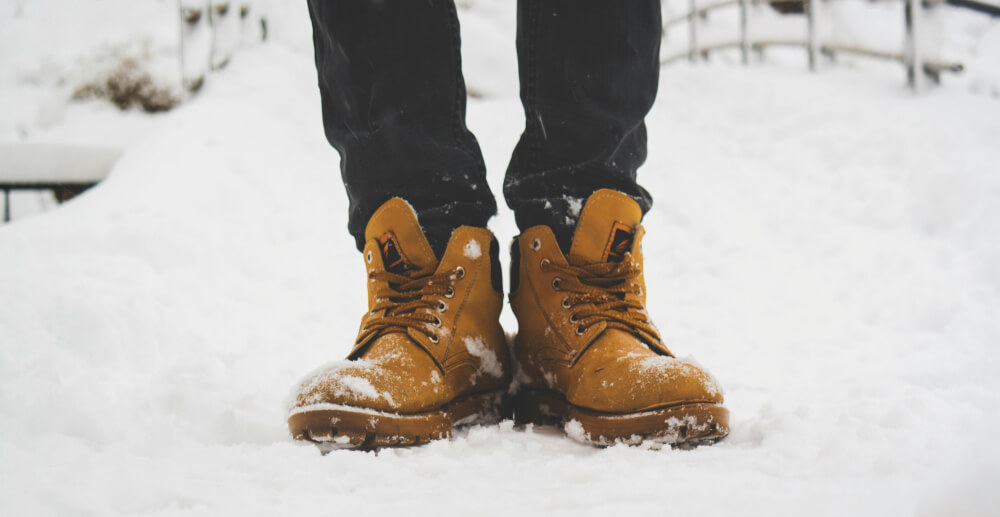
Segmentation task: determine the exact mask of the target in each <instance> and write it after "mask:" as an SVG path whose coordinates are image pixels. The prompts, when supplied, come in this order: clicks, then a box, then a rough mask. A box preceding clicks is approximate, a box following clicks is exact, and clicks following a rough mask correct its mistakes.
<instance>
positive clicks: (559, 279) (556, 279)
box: [552, 277, 562, 291]
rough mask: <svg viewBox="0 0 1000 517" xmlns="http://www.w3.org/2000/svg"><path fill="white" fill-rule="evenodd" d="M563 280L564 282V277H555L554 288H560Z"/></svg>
mask: <svg viewBox="0 0 1000 517" xmlns="http://www.w3.org/2000/svg"><path fill="white" fill-rule="evenodd" d="M561 282H562V278H559V277H555V278H553V279H552V289H554V290H556V291H558V290H559V284H560V283H561Z"/></svg>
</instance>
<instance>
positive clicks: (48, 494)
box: [0, 0, 1000, 516]
mask: <svg viewBox="0 0 1000 517" xmlns="http://www.w3.org/2000/svg"><path fill="white" fill-rule="evenodd" d="M272 3H273V8H274V9H276V11H275V12H278V13H282V14H281V16H276V17H275V18H273V19H272V20H271V23H270V27H271V28H272V36H273V38H272V40H271V41H269V42H268V43H267V44H259V45H252V46H249V47H247V48H244V49H242V50H241V51H240V52H239V53H237V54H236V55H235V56H234V59H233V62H232V63H231V65H230V66H229V67H228V68H226V69H225V70H223V71H220V72H217V73H215V74H213V75H212V76H211V77H210V78H209V81H208V82H207V83H206V86H205V90H204V91H203V92H202V93H201V94H199V95H198V96H197V97H194V98H192V99H190V100H189V101H187V102H186V103H184V104H182V105H181V107H180V108H178V109H176V110H175V111H172V112H170V113H168V114H165V115H157V116H150V115H144V114H141V113H136V112H130V113H125V114H122V113H119V112H117V111H116V110H115V109H114V108H111V107H110V106H108V105H105V104H101V103H99V102H96V101H95V102H88V103H68V102H67V101H66V100H65V99H66V98H67V97H68V95H67V94H68V91H69V90H70V89H71V85H72V83H73V80H72V79H73V77H75V75H74V74H76V72H74V71H77V72H79V75H80V76H81V77H82V76H84V75H87V74H85V73H84V71H86V70H89V69H90V67H91V65H92V64H93V63H92V61H94V60H95V59H96V58H94V56H100V55H103V54H101V49H107V48H111V47H112V46H114V45H118V44H122V45H124V46H126V47H130V48H134V47H141V46H142V42H141V40H142V38H146V37H147V36H148V37H149V38H150V41H151V47H152V48H153V49H160V50H157V51H155V52H152V53H151V56H152V57H150V63H151V65H150V66H151V67H153V68H156V69H159V66H160V65H162V64H164V63H166V62H167V61H168V60H167V57H164V56H166V54H167V50H168V49H167V43H168V42H169V38H171V37H174V36H173V35H175V34H176V25H175V24H174V23H173V21H172V18H171V17H170V16H167V15H162V12H163V10H164V9H167V10H169V9H170V8H172V7H171V6H172V5H173V4H172V3H170V2H157V1H154V0H141V1H140V0H128V2H125V0H116V1H106V2H101V3H98V2H92V3H84V2H79V1H78V0H75V1H73V2H70V1H69V0H61V1H56V0H50V1H47V2H41V1H35V2H28V1H26V0H6V1H4V2H2V3H0V9H2V14H3V16H4V18H0V41H2V45H3V48H4V49H5V50H7V49H15V50H8V51H5V52H2V53H0V60H2V62H3V63H2V64H3V66H0V103H2V106H0V107H2V109H0V138H2V139H3V140H4V141H6V142H31V143H52V144H62V143H66V144H93V145H97V144H101V145H106V146H108V147H125V148H126V149H127V150H126V152H125V155H124V156H123V157H122V159H121V160H120V161H119V162H118V164H117V165H116V166H115V168H114V169H113V170H112V172H111V174H110V176H109V177H108V179H107V180H105V181H104V182H102V183H101V184H100V185H99V186H98V187H97V188H95V189H93V190H91V191H89V192H87V193H85V194H84V195H82V196H80V197H79V198H77V199H75V200H73V201H71V202H69V203H66V204H65V205H63V206H62V207H60V208H58V209H51V208H52V207H51V206H48V205H45V206H42V207H41V208H40V209H47V210H48V211H46V212H45V213H43V214H32V213H31V212H30V210H27V209H26V210H24V211H21V210H20V208H23V207H25V206H26V204H29V201H30V198H28V197H20V198H18V199H19V201H16V202H15V206H14V208H15V217H16V219H15V222H14V223H13V224H9V225H3V226H0V514H3V515H101V516H112V515H135V514H148V515H185V516H186V515H237V514H240V515H292V514H310V515H312V514H317V513H344V514H387V513H391V512H396V513H400V512H409V513H429V512H431V511H433V512H434V513H435V514H457V513H460V512H461V513H478V514H484V515H510V514H516V515H520V514H554V515H580V514H584V515H586V514H607V513H610V512H616V513H636V514H656V515H662V514H664V513H667V512H670V513H677V514H681V515H733V514H741V515H802V514H808V515H917V516H951V515H973V516H975V515H983V516H985V515H992V514H994V513H995V511H996V510H995V509H996V507H997V503H998V500H997V495H996V491H995V490H994V487H995V486H996V485H997V483H998V482H1000V467H998V465H1000V447H998V444H997V440H996V438H995V437H994V436H993V435H994V430H995V429H996V428H997V425H998V423H1000V416H998V415H1000V375H998V374H1000V371H998V370H1000V368H998V364H997V351H996V345H997V343H998V342H1000V240H998V239H997V238H996V236H997V235H1000V175H998V174H997V165H996V164H997V163H998V161H1000V148H998V147H997V145H996V142H998V141H1000V102H998V98H997V95H996V94H995V93H991V92H995V91H997V90H996V88H997V84H998V83H997V81H996V78H997V75H996V68H995V67H993V68H990V66H991V64H993V63H996V62H997V59H998V56H1000V46H998V45H997V41H1000V26H998V25H997V23H996V22H995V21H990V20H989V19H988V18H985V17H981V16H971V15H969V14H968V13H964V12H959V11H954V10H952V9H950V8H948V9H946V8H944V7H942V8H940V9H939V10H938V11H936V13H937V15H938V16H940V17H941V20H939V22H940V25H941V26H942V27H945V28H947V29H948V31H945V32H942V33H941V36H940V37H941V41H942V43H941V45H942V47H941V48H942V50H941V52H942V55H944V56H945V57H948V56H951V57H952V58H958V59H960V60H961V61H963V62H964V63H965V64H966V65H967V66H968V67H969V69H968V72H967V73H966V74H965V75H963V76H959V77H950V76H946V77H944V82H943V84H942V85H941V86H939V87H933V88H930V89H929V90H928V91H927V92H926V93H925V94H923V95H920V96H915V95H913V94H911V93H910V92H908V91H907V90H906V89H905V87H904V84H903V73H902V70H901V69H900V68H899V67H898V66H894V65H889V64H885V63H879V62H869V61H864V60H858V61H856V62H850V63H848V64H847V65H845V66H836V67H834V66H829V65H826V66H824V69H823V70H822V71H821V72H820V73H817V74H810V73H808V72H807V71H806V70H805V67H804V66H803V61H804V57H803V56H802V53H801V52H798V53H794V54H792V53H788V54H783V53H779V52H775V53H773V54H772V53H770V52H769V53H768V60H767V61H765V62H764V63H758V64H755V65H754V66H752V67H749V68H742V67H740V66H737V65H733V64H731V61H732V60H730V59H729V58H727V57H725V55H722V57H720V58H719V59H715V60H714V61H713V62H712V63H708V64H702V63H699V64H697V65H693V66H692V65H688V64H686V63H682V64H677V65H674V66H671V67H667V68H664V70H663V73H662V79H661V87H660V96H659V99H658V101H657V104H656V106H655V107H654V109H653V112H652V113H651V114H650V116H649V119H648V127H649V140H650V154H649V160H648V162H647V164H646V165H645V166H644V167H643V169H642V170H641V171H640V179H641V181H642V182H643V184H644V186H646V187H647V189H649V190H650V192H651V193H652V194H653V195H654V197H655V204H654V206H653V208H652V210H651V211H650V213H649V214H648V215H647V216H646V218H645V220H644V225H645V226H646V229H647V231H648V233H647V235H646V238H645V242H644V252H645V253H644V254H645V257H646V265H645V271H646V281H647V289H646V291H647V292H648V296H649V308H650V314H652V316H653V318H655V319H656V321H657V323H658V324H659V328H660V329H661V330H662V332H663V334H664V337H665V339H667V341H668V342H669V343H670V347H671V350H673V351H675V352H677V353H678V354H683V355H685V356H686V355H687V354H691V355H693V356H695V357H696V358H697V363H698V364H703V365H705V366H706V367H707V368H708V369H709V370H710V371H712V373H713V374H715V375H716V376H717V377H718V378H719V380H720V382H721V384H722V387H724V388H725V390H726V391H725V393H726V400H727V405H728V407H729V408H730V410H731V412H732V433H731V435H730V436H729V437H728V438H727V439H726V440H725V441H723V442H721V443H719V444H717V445H715V446H712V447H700V448H697V449H695V450H691V451H682V450H670V449H663V450H658V451H657V450H647V449H649V447H645V446H643V447H627V446H624V445H617V446H613V447H609V448H606V449H598V448H594V447H590V446H585V445H582V444H580V443H577V442H576V441H574V440H572V439H568V438H567V437H566V436H565V433H564V431H563V430H562V429H557V428H548V427H537V428H536V427H528V428H519V427H516V426H513V424H512V423H511V422H505V423H501V424H500V425H496V426H472V427H470V428H467V429H464V430H461V431H459V432H458V433H457V434H456V436H455V437H454V438H452V439H450V440H446V441H441V442H434V443H431V444H429V445H427V446H423V447H415V448H406V449H399V450H383V451H380V452H379V453H377V454H376V453H363V452H354V451H346V450H338V451H334V452H331V453H330V454H328V455H326V456H322V455H320V454H319V453H318V451H317V450H316V448H315V447H313V446H303V445H299V444H296V443H294V442H293V441H292V440H291V439H290V437H289V436H288V432H287V428H286V422H285V418H286V416H287V414H286V412H285V407H284V404H283V401H284V397H285V396H286V394H287V393H288V392H289V390H290V389H292V387H294V386H295V385H296V383H297V382H298V381H299V380H300V379H301V378H302V375H303V373H304V372H307V371H309V370H311V369H313V368H315V367H316V366H317V365H320V364H323V363H325V362H328V361H330V360H335V359H341V358H343V357H344V356H345V355H346V354H347V353H348V351H349V349H350V347H351V344H352V343H353V339H354V334H355V331H356V329H357V324H358V319H359V318H360V316H361V313H362V311H363V310H364V309H363V307H364V305H365V291H364V288H365V275H364V267H363V259H362V258H361V257H360V256H359V254H358V252H357V251H356V249H355V247H354V243H353V239H351V238H350V237H349V236H348V235H347V232H346V230H345V228H346V216H347V213H346V206H347V200H346V195H345V194H344V191H343V188H342V185H341V183H340V179H339V173H338V170H337V156H336V153H335V152H334V151H333V150H332V149H331V148H330V147H329V145H328V144H327V143H326V141H325V139H324V137H323V132H322V127H321V124H320V115H319V98H318V94H317V91H316V86H315V85H316V78H315V71H314V69H313V63H312V54H311V42H310V39H311V34H310V31H309V27H308V20H307V19H306V17H305V13H304V8H305V5H304V2H299V1H294V2H293V1H290V2H278V1H275V2H272ZM460 4H461V5H463V7H462V9H461V10H462V12H461V13H460V14H461V16H462V20H463V23H464V25H463V33H464V41H465V42H466V46H465V59H464V62H465V63H467V64H468V67H469V68H467V70H468V78H467V79H468V83H469V86H470V90H474V91H478V92H480V93H479V95H482V96H481V97H477V98H474V99H473V100H472V101H471V102H470V105H469V125H470V127H471V128H472V129H473V131H474V132H475V134H476V136H477V138H478V140H479V141H480V143H481V144H482V146H483V150H484V154H485V159H486V163H487V168H488V171H489V172H488V174H489V181H490V185H491V187H492V188H493V190H494V192H495V193H498V194H499V193H500V192H501V183H502V174H503V171H504V170H505V167H506V164H507V161H508V159H509V155H510V151H511V150H512V149H513V147H514V144H515V143H516V141H517V138H518V135H519V132H520V131H521V127H522V124H523V119H521V118H520V115H519V114H520V113H521V108H520V105H519V102H518V101H517V99H516V92H517V83H516V67H515V62H514V60H513V58H512V56H513V49H514V43H513V35H514V30H513V25H512V23H513V5H511V4H510V3H509V2H506V1H502V0H495V1H477V2H475V3H473V2H461V3H460ZM79 5H87V6H98V5H101V6H102V7H101V8H100V9H105V8H107V9H109V10H111V11H113V12H114V16H104V17H101V16H96V14H95V12H97V11H98V8H97V7H94V8H93V11H94V12H90V13H89V14H87V13H86V12H85V13H84V14H86V18H80V17H77V18H76V19H74V16H75V15H76V14H79V12H80V9H82V8H78V7H75V6H79ZM865 5H866V6H867V4H865ZM130 6H135V7H134V10H133V7H130ZM16 9H20V10H21V11H22V14H21V15H20V17H17V16H12V15H11V14H10V13H14V12H16ZM84 11H86V10H84ZM103 12H105V13H107V12H108V11H103ZM866 12H868V11H866ZM137 13H138V14H137ZM157 13H159V14H157ZM119 15H120V16H119ZM844 16H846V17H850V18H851V19H856V20H859V23H866V24H871V23H876V22H875V21H868V20H869V19H868V18H865V17H864V16H862V15H861V14H852V13H851V12H846V13H845V14H844ZM712 19H713V20H714V19H715V18H714V17H713V18H712ZM862 19H863V21H862ZM77 20H79V21H80V22H79V23H77ZM109 20H111V21H113V23H110V22H109ZM132 21H135V22H136V23H131V24H130V23H129V22H132ZM83 22H85V23H83ZM101 23H106V24H108V30H106V31H104V30H99V29H100V24H101ZM894 23H895V22H894ZM43 24H44V25H43ZM859 34H865V33H864V32H859ZM480 36H482V38H480ZM674 38H675V36H670V37H669V38H668V41H669V42H673V41H674ZM116 42H117V43H116ZM129 42H131V43H129ZM161 51H162V52H161ZM730 57H731V56H730ZM158 63H159V64H158ZM167 68H169V67H165V68H164V70H166V69H167ZM70 72H72V73H70ZM60 81H63V82H62V83H61V82H60ZM27 196H33V194H28V195H27ZM501 204H502V203H501ZM40 209H39V210H40ZM491 228H492V229H493V230H494V231H495V232H496V233H497V235H498V238H499V239H500V240H501V242H506V241H508V239H510V238H511V237H512V236H513V235H514V232H515V227H514V222H513V216H512V215H511V214H510V213H509V211H507V210H502V211H501V214H500V215H499V216H498V217H497V218H495V219H494V220H493V221H492V222H491ZM503 255H504V254H502V255H501V259H502V260H503V261H505V262H506V261H507V257H505V256H503ZM502 323H503V324H504V328H505V329H507V331H509V332H512V331H514V330H515V329H516V322H515V321H514V319H513V316H512V314H511V313H510V311H509V309H505V311H504V313H503V315H502ZM567 431H569V432H573V426H572V425H569V426H567ZM442 487H446V488H445V490H446V491H447V492H446V494H445V495H444V496H443V497H442V494H441V490H442ZM386 494H392V497H386Z"/></svg>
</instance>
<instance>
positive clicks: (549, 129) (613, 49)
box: [504, 0, 661, 251]
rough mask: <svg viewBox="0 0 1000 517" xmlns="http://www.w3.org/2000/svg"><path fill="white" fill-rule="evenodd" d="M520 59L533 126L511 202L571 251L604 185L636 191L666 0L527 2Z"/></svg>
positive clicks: (511, 177)
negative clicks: (586, 206) (586, 207)
mask: <svg viewBox="0 0 1000 517" xmlns="http://www.w3.org/2000/svg"><path fill="white" fill-rule="evenodd" d="M517 9H518V14H517V16H518V26H517V53H518V63H519V71H520V78H521V100H522V102H523V103H524V113H525V118H526V127H525V131H524V134H523V135H522V136H521V140H520V142H519V143H518V144H517V148H516V149H515V150H514V154H513V157H512V158H511V161H510V166H509V168H508V170H507V178H506V180H505V181H504V196H505V197H506V199H507V204H508V205H509V206H510V207H511V208H512V209H513V210H514V213H515V216H516V219H517V224H518V226H519V227H520V228H521V230H525V229H527V228H530V227H531V226H534V225H538V224H544V225H548V226H549V227H551V228H552V230H553V232H554V233H555V235H556V238H557V240H558V242H559V244H560V247H562V248H563V250H564V251H568V249H569V242H570V239H571V238H572V232H573V228H574V227H575V225H576V220H577V217H578V216H579V212H580V208H581V207H582V205H583V203H584V202H585V201H586V200H587V198H588V197H589V196H590V195H591V194H592V193H594V192H595V191H597V190H598V189H601V188H610V189H614V190H618V191H620V192H624V193H625V194H628V195H629V196H631V197H632V198H633V199H635V201H636V202H638V203H639V206H640V207H641V208H642V210H643V212H644V213H645V212H646V211H647V210H648V209H649V206H650V203H651V202H652V200H651V198H650V195H649V193H648V192H646V190H645V189H643V188H642V187H641V186H639V185H638V184H637V183H636V169H637V168H638V167H639V166H640V165H641V164H642V163H643V161H645V159H646V126H645V124H644V123H643V118H644V117H645V115H646V113H647V112H648V111H649V109H650V107H651V106H652V104H653V100H654V99H655V97H656V87H657V82H658V80H659V70H660V60H659V50H660V31H661V27H660V2H659V0H622V1H608V0H519V1H518V4H517Z"/></svg>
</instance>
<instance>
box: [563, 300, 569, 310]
mask: <svg viewBox="0 0 1000 517" xmlns="http://www.w3.org/2000/svg"><path fill="white" fill-rule="evenodd" d="M562 308H563V309H568V308H570V304H569V298H563V299H562Z"/></svg>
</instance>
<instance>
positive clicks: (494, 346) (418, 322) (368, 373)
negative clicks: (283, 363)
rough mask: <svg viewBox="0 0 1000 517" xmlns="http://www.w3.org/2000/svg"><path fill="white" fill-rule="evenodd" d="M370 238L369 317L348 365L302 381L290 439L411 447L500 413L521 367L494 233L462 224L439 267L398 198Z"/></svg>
mask: <svg viewBox="0 0 1000 517" xmlns="http://www.w3.org/2000/svg"><path fill="white" fill-rule="evenodd" d="M365 238H366V239H367V241H368V242H367V244H366V245H365V249H364V252H363V256H364V258H365V268H366V269H367V271H368V278H369V282H368V312H367V313H365V315H364V317H363V318H362V319H361V329H360V331H359V333H358V337H357V340H356V342H355V344H354V348H353V350H352V351H351V353H350V355H349V356H348V358H347V360H345V361H338V362H335V363H332V364H329V365H327V366H324V367H322V368H320V369H319V370H318V371H316V372H315V373H313V374H311V375H309V376H308V377H306V379H305V380H303V381H302V383H301V384H300V385H299V386H298V388H297V390H296V392H295V395H294V400H293V403H292V408H291V412H290V415H289V418H288V426H289V429H290V431H291V433H292V436H294V437H295V438H296V439H300V440H311V441H314V442H317V443H320V444H324V445H326V446H328V447H329V448H332V447H334V446H337V445H340V446H348V447H358V446H361V447H365V448H370V447H379V446H386V445H409V444H416V443H424V442H427V441H429V440H433V439H438V438H446V437H448V436H450V435H451V431H452V428H453V427H454V426H455V425H456V424H461V423H473V422H489V421H495V420H497V419H498V418H500V416H501V415H502V414H503V413H504V411H503V408H501V407H500V405H501V395H502V394H503V393H504V392H505V391H506V390H507V388H508V386H509V384H510V380H511V373H512V372H511V370H512V368H511V363H510V357H509V353H508V348H507V345H506V341H505V337H504V333H503V329H501V328H500V323H499V320H498V318H499V316H500V309H501V306H502V293H501V288H500V282H501V280H500V278H499V271H498V270H497V271H495V270H494V268H495V267H496V266H495V265H494V264H495V263H496V249H495V248H496V241H495V240H494V239H493V234H492V233H490V231H489V230H486V229H484V228H473V227H470V226H462V227H460V228H458V229H457V230H455V231H454V233H453V234H452V236H451V239H450V240H449V242H448V247H447V249H446V250H445V252H444V255H443V256H442V258H441V260H440V261H438V259H437V258H436V257H435V255H434V252H433V251H432V250H431V247H430V245H429V244H428V243H427V239H426V238H425V237H424V234H423V231H422V230H421V228H420V225H419V224H418V222H417V218H416V215H415V214H414V212H413V209H412V208H411V207H410V205H409V204H408V203H406V202H405V201H403V200H401V199H398V198H397V199H392V200H390V201H388V202H386V203H385V204H384V205H382V207H381V208H379V210H378V211H376V212H375V214H374V215H373V216H372V218H371V219H370V220H369V222H368V226H367V228H366V230H365Z"/></svg>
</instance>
